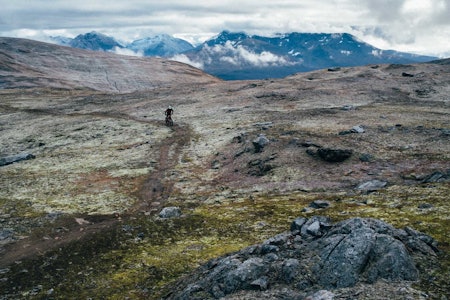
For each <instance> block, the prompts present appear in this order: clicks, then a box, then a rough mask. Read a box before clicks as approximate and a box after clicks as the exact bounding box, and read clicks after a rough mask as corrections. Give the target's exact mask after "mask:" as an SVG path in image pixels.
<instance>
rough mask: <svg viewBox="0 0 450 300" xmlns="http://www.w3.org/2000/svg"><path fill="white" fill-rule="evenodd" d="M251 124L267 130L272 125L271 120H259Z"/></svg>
mask: <svg viewBox="0 0 450 300" xmlns="http://www.w3.org/2000/svg"><path fill="white" fill-rule="evenodd" d="M253 126H257V127H261V129H263V130H267V129H269V128H270V127H272V126H273V122H259V123H255V124H253Z"/></svg>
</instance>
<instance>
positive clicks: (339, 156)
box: [317, 148, 353, 162]
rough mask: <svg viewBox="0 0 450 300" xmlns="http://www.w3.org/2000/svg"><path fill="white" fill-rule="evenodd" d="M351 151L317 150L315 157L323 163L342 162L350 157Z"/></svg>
mask: <svg viewBox="0 0 450 300" xmlns="http://www.w3.org/2000/svg"><path fill="white" fill-rule="evenodd" d="M352 153H353V151H352V150H347V149H330V148H320V149H317V155H319V157H320V158H321V159H323V160H325V161H328V162H342V161H344V160H346V159H348V158H350V156H352Z"/></svg>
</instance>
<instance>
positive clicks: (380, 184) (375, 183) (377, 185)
mask: <svg viewBox="0 0 450 300" xmlns="http://www.w3.org/2000/svg"><path fill="white" fill-rule="evenodd" d="M386 185H387V182H386V181H381V180H377V179H374V180H370V181H367V182H364V183H361V184H360V185H358V187H357V189H358V190H361V191H364V192H374V191H377V190H380V189H382V188H385V187H386Z"/></svg>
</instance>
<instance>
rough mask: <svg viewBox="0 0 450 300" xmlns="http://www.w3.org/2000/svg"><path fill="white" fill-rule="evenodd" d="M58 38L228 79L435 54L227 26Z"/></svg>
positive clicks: (333, 37) (330, 36) (344, 39)
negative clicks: (199, 37) (177, 33)
mask: <svg viewBox="0 0 450 300" xmlns="http://www.w3.org/2000/svg"><path fill="white" fill-rule="evenodd" d="M54 40H55V41H56V42H58V43H60V44H65V45H69V46H72V47H77V48H83V49H90V50H96V51H98V50H100V51H111V52H115V53H118V54H126V55H136V56H159V57H166V58H171V59H172V60H176V61H180V62H184V63H187V64H190V65H192V66H194V67H196V68H200V69H202V70H204V71H205V72H207V73H210V74H212V75H214V76H217V77H219V78H222V79H226V80H239V79H263V78H279V77H285V76H288V75H292V74H294V73H298V72H306V71H311V70H318V69H324V68H334V67H348V66H358V65H367V64H382V63H415V62H425V61H430V60H433V59H435V57H430V56H420V55H415V54H410V53H403V52H398V51H393V50H382V49H379V48H376V47H374V46H372V45H369V44H367V43H365V42H363V41H361V40H359V39H357V38H356V37H355V36H353V35H350V34H347V33H342V34H326V33H320V34H318V33H315V34H313V33H296V32H294V33H288V34H280V35H277V36H275V37H264V36H257V35H253V36H251V35H247V34H245V33H233V32H229V31H223V32H221V33H220V34H219V35H217V36H216V37H214V38H212V39H210V40H208V41H206V42H204V43H203V44H201V45H199V46H197V47H194V46H193V45H191V44H190V43H188V42H187V41H184V40H182V39H178V38H174V37H171V36H168V35H158V36H155V37H151V38H145V39H140V40H136V41H133V42H131V43H129V44H123V43H119V42H117V41H115V40H114V38H112V37H108V36H105V35H103V34H100V33H96V32H91V33H87V34H84V35H79V36H77V37H76V38H75V39H73V40H70V41H68V40H67V39H63V38H61V37H59V38H57V39H55V38H54Z"/></svg>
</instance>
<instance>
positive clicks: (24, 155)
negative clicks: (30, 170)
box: [0, 153, 36, 167]
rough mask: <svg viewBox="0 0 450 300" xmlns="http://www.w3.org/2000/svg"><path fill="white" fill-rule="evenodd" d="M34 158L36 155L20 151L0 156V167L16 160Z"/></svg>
mask: <svg viewBox="0 0 450 300" xmlns="http://www.w3.org/2000/svg"><path fill="white" fill-rule="evenodd" d="M34 158H36V156H34V155H33V154H31V153H22V154H17V155H13V156H7V157H2V158H0V167H3V166H6V165H10V164H13V163H16V162H20V161H23V160H29V159H34Z"/></svg>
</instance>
